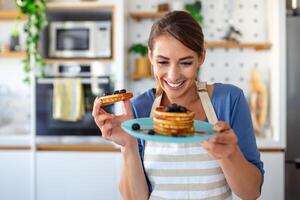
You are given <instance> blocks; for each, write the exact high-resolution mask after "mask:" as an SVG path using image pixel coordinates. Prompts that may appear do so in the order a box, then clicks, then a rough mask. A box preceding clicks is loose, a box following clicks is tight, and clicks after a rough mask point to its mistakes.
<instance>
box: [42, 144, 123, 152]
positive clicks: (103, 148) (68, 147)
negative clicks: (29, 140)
mask: <svg viewBox="0 0 300 200" xmlns="http://www.w3.org/2000/svg"><path fill="white" fill-rule="evenodd" d="M36 149H37V150H38V151H96V152H120V149H119V148H117V147H116V146H114V145H109V144H37V145H36Z"/></svg>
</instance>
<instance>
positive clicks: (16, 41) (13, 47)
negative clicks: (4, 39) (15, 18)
mask: <svg viewBox="0 0 300 200" xmlns="http://www.w3.org/2000/svg"><path fill="white" fill-rule="evenodd" d="M9 50H10V51H20V33H19V30H18V22H17V24H16V25H15V27H14V28H13V29H12V31H11V33H10V38H9Z"/></svg>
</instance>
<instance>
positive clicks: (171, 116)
mask: <svg viewBox="0 0 300 200" xmlns="http://www.w3.org/2000/svg"><path fill="white" fill-rule="evenodd" d="M194 116H195V113H194V112H192V111H189V110H187V109H186V108H185V107H183V106H180V105H177V104H171V105H170V106H168V107H163V106H159V107H157V108H156V109H155V111H154V116H153V117H154V118H153V121H154V125H153V126H154V131H155V133H158V134H161V135H168V136H190V135H193V134H194V133H195V129H194V123H193V119H194Z"/></svg>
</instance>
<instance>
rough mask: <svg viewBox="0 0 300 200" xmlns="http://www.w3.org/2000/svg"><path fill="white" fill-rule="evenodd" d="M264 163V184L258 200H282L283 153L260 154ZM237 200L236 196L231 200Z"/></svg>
mask: <svg viewBox="0 0 300 200" xmlns="http://www.w3.org/2000/svg"><path fill="white" fill-rule="evenodd" d="M261 160H262V161H263V162H264V170H265V176H264V184H263V187H262V191H261V196H260V198H259V199H260V200H269V199H272V200H283V199H284V153H283V152H264V153H261ZM233 199H235V200H237V199H239V198H237V197H236V196H235V197H234V198H233Z"/></svg>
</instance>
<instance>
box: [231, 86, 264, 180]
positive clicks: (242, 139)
mask: <svg viewBox="0 0 300 200" xmlns="http://www.w3.org/2000/svg"><path fill="white" fill-rule="evenodd" d="M231 112H232V113H231V118H230V125H231V127H232V129H233V130H234V132H235V134H236V135H237V137H238V145H239V148H240V149H241V151H242V153H243V154H244V156H245V158H246V159H247V160H248V161H249V162H250V163H252V164H253V165H255V166H256V167H257V168H258V169H259V171H260V172H261V177H262V180H261V186H262V183H263V179H264V169H263V162H262V161H261V160H260V153H259V151H258V149H257V145H256V140H255V135H254V130H253V125H252V120H251V115H250V111H249V107H248V104H247V101H246V98H245V96H244V94H243V92H242V91H240V93H239V95H238V97H237V98H236V100H235V102H234V106H233V109H232V110H231Z"/></svg>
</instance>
